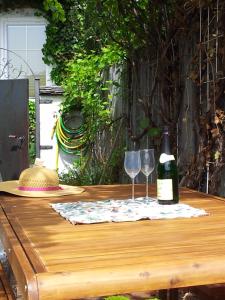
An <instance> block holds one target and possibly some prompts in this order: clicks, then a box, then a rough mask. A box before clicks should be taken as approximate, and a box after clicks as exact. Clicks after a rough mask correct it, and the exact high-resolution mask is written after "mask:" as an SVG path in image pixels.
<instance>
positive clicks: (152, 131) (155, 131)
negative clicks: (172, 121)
mask: <svg viewBox="0 0 225 300" xmlns="http://www.w3.org/2000/svg"><path fill="white" fill-rule="evenodd" d="M160 134H161V130H160V128H157V127H152V128H150V129H149V130H148V135H149V136H151V137H157V136H159V135H160Z"/></svg>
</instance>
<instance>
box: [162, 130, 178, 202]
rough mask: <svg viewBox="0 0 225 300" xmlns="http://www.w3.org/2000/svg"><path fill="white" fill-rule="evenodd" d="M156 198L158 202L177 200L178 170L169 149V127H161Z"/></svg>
mask: <svg viewBox="0 0 225 300" xmlns="http://www.w3.org/2000/svg"><path fill="white" fill-rule="evenodd" d="M157 171H158V177H157V199H158V203H159V204H176V203H178V202H179V191H178V171H177V165H176V161H175V158H174V155H172V153H171V149H170V138H169V129H168V127H167V126H165V127H164V129H163V136H162V144H161V153H160V157H159V163H158V168H157Z"/></svg>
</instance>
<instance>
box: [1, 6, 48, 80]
mask: <svg viewBox="0 0 225 300" xmlns="http://www.w3.org/2000/svg"><path fill="white" fill-rule="evenodd" d="M34 12H35V11H33V10H29V9H28V10H22V11H19V10H18V11H15V12H11V13H4V14H0V48H5V49H8V45H7V28H8V26H16V25H18V26H22V25H25V26H26V25H28V26H29V25H44V26H45V27H46V25H47V20H46V19H44V18H43V17H37V16H35V15H34ZM0 59H1V60H2V59H4V60H5V61H6V60H7V51H5V50H2V49H1V51H0ZM45 69H46V85H52V82H51V79H50V71H51V68H50V67H49V66H47V65H46V68H45ZM0 71H1V70H0Z"/></svg>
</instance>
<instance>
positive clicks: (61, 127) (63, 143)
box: [52, 114, 84, 169]
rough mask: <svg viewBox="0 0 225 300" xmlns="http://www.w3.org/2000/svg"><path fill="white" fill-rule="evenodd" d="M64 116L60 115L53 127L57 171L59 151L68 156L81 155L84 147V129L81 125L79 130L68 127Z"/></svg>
mask: <svg viewBox="0 0 225 300" xmlns="http://www.w3.org/2000/svg"><path fill="white" fill-rule="evenodd" d="M64 118H65V117H64V116H63V114H62V115H60V116H59V117H58V118H57V120H56V122H55V125H54V127H53V130H52V138H53V136H54V134H55V135H56V140H57V148H56V169H58V160H59V149H61V150H62V151H63V152H64V153H66V154H74V155H80V150H81V149H82V148H83V147H84V139H83V136H84V129H83V126H82V125H81V126H80V127H79V128H71V127H69V126H66V124H65V122H64Z"/></svg>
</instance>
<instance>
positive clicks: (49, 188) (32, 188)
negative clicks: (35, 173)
mask: <svg viewBox="0 0 225 300" xmlns="http://www.w3.org/2000/svg"><path fill="white" fill-rule="evenodd" d="M18 189H19V190H20V191H29V192H32V191H34V192H35V191H36V192H37V191H57V190H62V188H61V187H60V186H49V187H30V186H19V187H18Z"/></svg>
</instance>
